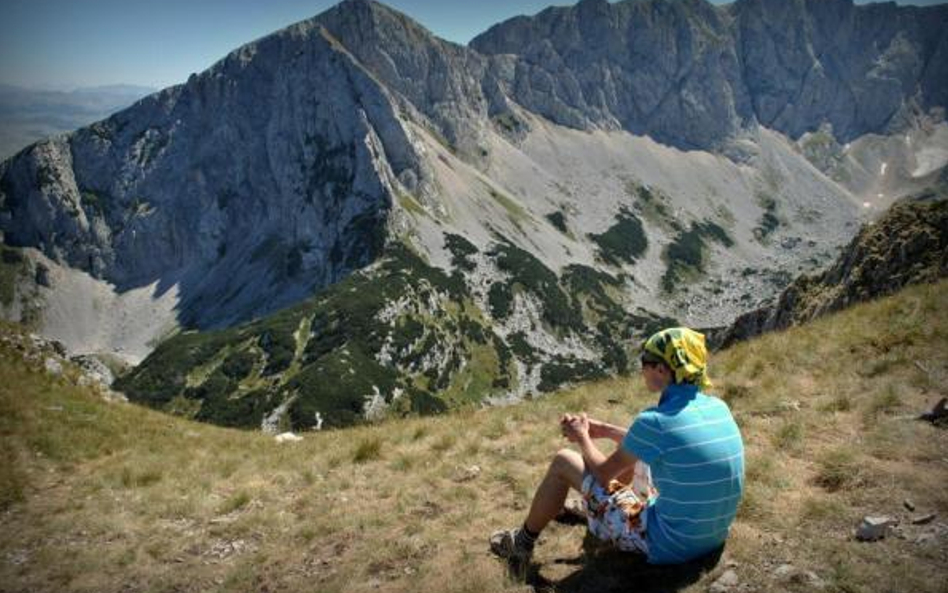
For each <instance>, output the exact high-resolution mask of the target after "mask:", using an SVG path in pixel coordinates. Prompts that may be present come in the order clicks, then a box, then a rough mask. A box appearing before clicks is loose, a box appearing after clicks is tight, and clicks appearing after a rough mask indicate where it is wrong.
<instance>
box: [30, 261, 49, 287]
mask: <svg viewBox="0 0 948 593" xmlns="http://www.w3.org/2000/svg"><path fill="white" fill-rule="evenodd" d="M34 280H35V281H36V283H37V284H39V285H40V286H45V287H46V288H52V283H51V282H50V281H49V268H48V267H46V265H45V264H42V263H37V264H36V274H35V276H34Z"/></svg>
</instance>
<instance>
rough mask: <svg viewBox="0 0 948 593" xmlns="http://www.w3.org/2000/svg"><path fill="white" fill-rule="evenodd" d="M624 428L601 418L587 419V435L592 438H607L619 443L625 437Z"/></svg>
mask: <svg viewBox="0 0 948 593" xmlns="http://www.w3.org/2000/svg"><path fill="white" fill-rule="evenodd" d="M626 430H627V429H626V428H623V427H621V426H616V425H615V424H609V423H608V422H603V421H601V420H590V421H589V436H590V437H591V438H594V439H609V440H611V441H615V442H617V443H621V442H622V439H623V438H625V433H626Z"/></svg>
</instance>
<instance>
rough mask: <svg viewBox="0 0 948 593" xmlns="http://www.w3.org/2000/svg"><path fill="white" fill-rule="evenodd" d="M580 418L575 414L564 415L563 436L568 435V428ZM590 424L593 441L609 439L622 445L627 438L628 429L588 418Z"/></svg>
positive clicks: (561, 420) (562, 420) (561, 423)
mask: <svg viewBox="0 0 948 593" xmlns="http://www.w3.org/2000/svg"><path fill="white" fill-rule="evenodd" d="M584 415H585V414H583V416H584ZM579 418H580V416H574V415H573V414H563V416H562V418H560V425H561V426H562V427H564V428H563V434H564V435H565V434H566V428H565V427H566V426H567V425H568V424H569V423H571V422H573V421H574V420H577V419H579ZM587 421H588V422H589V437H590V438H593V439H609V440H611V441H615V442H617V443H621V442H622V439H623V438H624V437H625V433H626V429H625V428H623V427H621V426H616V425H615V424H609V423H608V422H603V421H602V420H593V419H592V418H588V419H587Z"/></svg>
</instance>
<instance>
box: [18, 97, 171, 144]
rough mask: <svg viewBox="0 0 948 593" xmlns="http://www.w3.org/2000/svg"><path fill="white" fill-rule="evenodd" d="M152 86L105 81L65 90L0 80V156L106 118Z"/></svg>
mask: <svg viewBox="0 0 948 593" xmlns="http://www.w3.org/2000/svg"><path fill="white" fill-rule="evenodd" d="M155 90H156V89H153V88H149V87H143V86H134V85H108V86H96V87H86V88H79V89H75V90H73V91H69V92H64V91H48V90H35V89H27V88H23V87H18V86H13V85H7V84H0V160H2V159H5V158H7V157H10V156H13V155H14V154H16V153H17V152H18V151H19V150H20V149H22V148H25V147H26V146H29V145H30V144H33V143H34V142H36V141H38V140H42V139H44V138H47V137H49V136H53V135H55V134H60V133H63V132H72V131H73V130H76V129H78V128H81V127H83V126H87V125H89V124H91V123H92V122H95V121H99V120H100V119H105V118H106V117H108V116H110V115H112V114H113V113H115V112H116V111H118V110H120V109H124V108H126V107H128V106H129V105H131V104H132V103H134V102H135V101H137V100H139V99H141V98H142V97H144V96H145V95H150V94H151V93H153V92H155Z"/></svg>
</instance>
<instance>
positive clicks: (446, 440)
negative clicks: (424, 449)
mask: <svg viewBox="0 0 948 593" xmlns="http://www.w3.org/2000/svg"><path fill="white" fill-rule="evenodd" d="M457 440H458V437H457V435H455V434H454V433H450V432H448V433H444V434H442V435H441V436H439V437H438V438H437V439H435V441H434V442H433V443H431V450H432V451H437V452H438V453H444V452H445V451H447V450H448V449H450V448H451V447H453V446H454V444H455V443H456V442H457Z"/></svg>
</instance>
